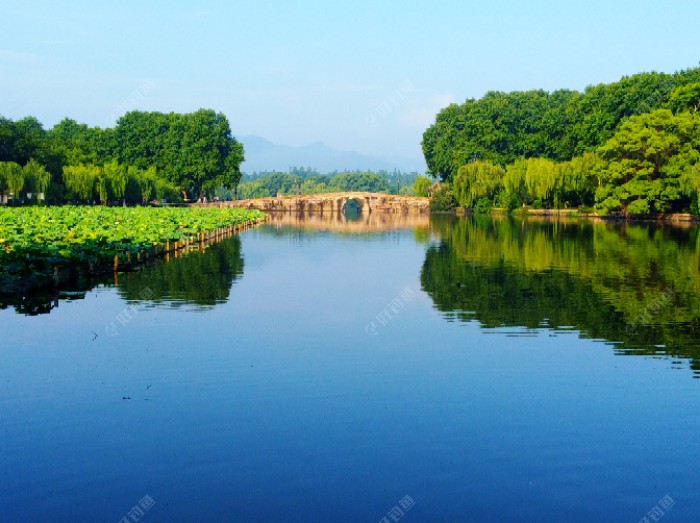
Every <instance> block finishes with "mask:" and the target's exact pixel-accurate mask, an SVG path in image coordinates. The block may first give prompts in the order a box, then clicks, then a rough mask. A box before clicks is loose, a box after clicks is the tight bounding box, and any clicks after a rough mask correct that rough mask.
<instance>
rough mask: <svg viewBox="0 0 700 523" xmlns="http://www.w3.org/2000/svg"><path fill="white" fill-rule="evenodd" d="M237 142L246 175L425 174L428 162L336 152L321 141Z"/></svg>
mask: <svg viewBox="0 0 700 523" xmlns="http://www.w3.org/2000/svg"><path fill="white" fill-rule="evenodd" d="M238 140H239V141H240V142H241V143H243V146H244V148H245V162H244V163H243V164H242V165H241V170H242V171H243V172H245V173H253V172H261V171H287V170H288V169H289V168H290V167H311V168H313V169H316V170H317V171H319V172H322V173H323V172H332V171H336V170H337V171H344V170H347V171H354V170H357V169H360V170H371V171H380V170H386V171H393V170H394V169H398V170H400V171H404V172H412V171H418V172H421V173H422V172H423V171H425V162H424V161H423V159H420V158H417V159H412V158H398V157H390V156H387V157H376V156H368V155H364V154H361V153H358V152H356V151H341V150H338V149H333V148H332V147H330V146H329V145H327V144H326V143H324V142H322V141H316V142H313V143H310V144H308V145H304V146H301V147H294V146H291V145H280V144H275V143H273V142H271V141H269V140H267V139H266V138H263V137H262V136H255V135H249V136H242V137H239V138H238Z"/></svg>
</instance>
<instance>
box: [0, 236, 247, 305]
mask: <svg viewBox="0 0 700 523" xmlns="http://www.w3.org/2000/svg"><path fill="white" fill-rule="evenodd" d="M242 274H243V256H242V254H241V240H240V238H239V237H238V236H233V237H231V238H228V239H226V240H223V241H221V242H219V243H217V244H213V245H208V246H207V247H206V248H203V249H202V251H201V252H190V253H188V254H186V255H183V256H178V257H177V258H175V257H174V256H173V257H170V256H169V257H168V258H167V259H161V260H158V261H156V262H155V263H152V264H148V265H143V266H142V267H141V270H139V271H136V272H128V273H119V274H114V275H112V274H109V275H101V276H97V277H87V276H85V275H83V274H78V273H73V274H68V275H66V277H65V278H64V279H63V280H62V281H61V282H60V283H59V284H56V285H54V286H53V287H52V288H50V287H49V288H47V287H43V288H42V287H39V288H35V289H33V290H31V291H27V290H22V289H21V287H20V288H18V290H17V292H14V293H7V294H5V295H2V296H0V309H6V308H8V307H13V308H14V309H15V311H16V312H17V313H19V314H25V315H28V316H36V315H39V314H48V313H50V312H51V311H52V310H53V309H55V308H56V307H59V305H60V303H61V302H63V301H73V300H80V299H83V298H85V295H86V293H87V292H89V291H90V290H91V289H93V288H95V287H98V286H105V287H116V288H117V291H118V292H119V294H120V295H121V296H122V297H123V298H124V299H126V300H128V301H148V302H150V303H154V304H156V305H167V306H172V307H180V306H183V305H193V306H195V308H196V309H199V310H202V309H204V308H207V307H211V306H214V305H216V304H218V303H224V302H226V301H227V300H228V299H229V294H230V291H231V286H232V284H233V283H234V282H235V281H236V280H237V279H239V278H240V277H241V276H242Z"/></svg>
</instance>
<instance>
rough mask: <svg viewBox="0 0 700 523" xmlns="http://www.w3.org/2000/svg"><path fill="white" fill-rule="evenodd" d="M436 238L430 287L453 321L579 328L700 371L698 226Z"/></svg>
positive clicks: (486, 231)
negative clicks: (676, 358) (685, 361)
mask: <svg viewBox="0 0 700 523" xmlns="http://www.w3.org/2000/svg"><path fill="white" fill-rule="evenodd" d="M432 232H433V235H434V238H435V241H434V242H433V243H432V244H431V245H430V246H429V248H428V250H427V252H426V258H425V262H424V264H423V268H422V271H421V284H422V286H423V289H424V290H425V291H426V292H427V293H428V294H429V295H430V296H431V298H432V299H433V301H434V303H435V306H436V308H437V309H439V310H440V311H442V312H444V313H445V316H446V317H447V318H448V319H451V320H455V319H456V320H461V321H473V320H476V321H478V322H479V323H480V324H481V325H482V326H483V327H484V328H486V329H491V328H497V327H511V328H512V327H525V328H526V329H538V328H548V329H552V331H553V334H554V335H556V331H557V330H562V329H576V330H578V331H580V332H581V334H582V335H583V336H585V337H591V338H597V339H603V340H607V341H608V342H611V343H613V344H614V345H615V349H616V351H617V352H619V353H622V354H639V353H643V354H666V355H674V356H680V357H685V358H690V359H691V366H692V368H693V369H695V370H696V371H700V336H699V334H700V300H698V296H700V270H699V269H698V268H699V267H700V258H699V256H698V249H697V246H698V240H699V239H700V238H699V236H698V229H697V228H670V227H662V226H658V225H655V224H635V225H629V224H603V223H591V222H581V223H579V222H568V223H567V222H547V221H528V220H525V221H522V220H515V219H510V218H505V217H504V218H500V219H498V218H496V219H490V218H478V217H475V218H466V219H459V220H446V219H442V220H440V219H438V220H433V222H432ZM526 332H527V331H526Z"/></svg>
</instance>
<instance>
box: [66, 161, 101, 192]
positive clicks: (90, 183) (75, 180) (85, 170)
mask: <svg viewBox="0 0 700 523" xmlns="http://www.w3.org/2000/svg"><path fill="white" fill-rule="evenodd" d="M99 176H100V168H99V167H97V166H96V165H92V164H88V165H84V164H80V165H66V166H65V167H64V168H63V182H64V183H65V184H66V188H67V189H68V190H69V191H70V192H71V193H72V194H73V195H74V196H75V197H76V198H80V199H83V200H88V199H92V198H93V197H94V195H95V185H96V183H97V179H98V178H99Z"/></svg>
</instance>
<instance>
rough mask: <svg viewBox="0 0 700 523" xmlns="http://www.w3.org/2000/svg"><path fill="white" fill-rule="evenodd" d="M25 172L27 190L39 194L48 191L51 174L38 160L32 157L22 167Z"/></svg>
mask: <svg viewBox="0 0 700 523" xmlns="http://www.w3.org/2000/svg"><path fill="white" fill-rule="evenodd" d="M22 171H23V172H24V180H25V189H26V191H27V192H31V193H34V194H37V197H38V195H39V194H43V193H46V191H47V190H48V188H49V183H51V174H50V173H49V172H48V171H47V170H46V168H45V167H44V166H43V165H41V164H40V163H39V162H37V161H36V160H34V159H32V160H29V161H28V162H27V164H26V165H25V166H24V167H22Z"/></svg>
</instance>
